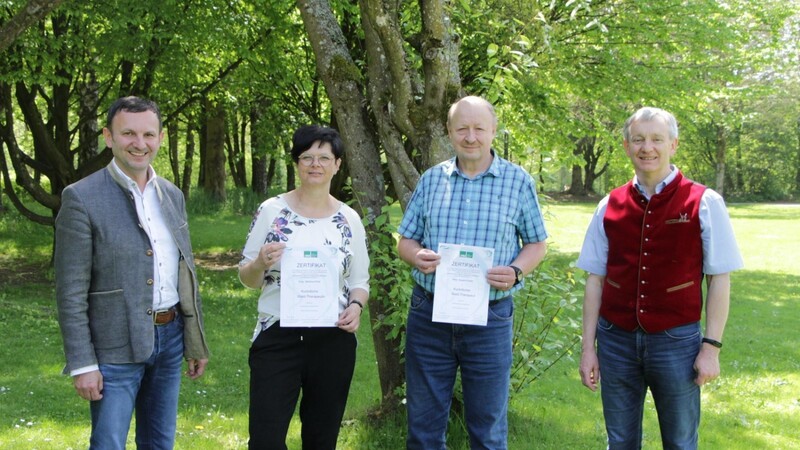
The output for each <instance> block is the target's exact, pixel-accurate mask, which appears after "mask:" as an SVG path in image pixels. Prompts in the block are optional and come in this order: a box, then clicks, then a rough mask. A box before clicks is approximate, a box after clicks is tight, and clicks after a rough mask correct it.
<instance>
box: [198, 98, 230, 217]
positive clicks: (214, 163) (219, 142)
mask: <svg viewBox="0 0 800 450" xmlns="http://www.w3.org/2000/svg"><path fill="white" fill-rule="evenodd" d="M207 106H208V107H207V108H206V111H208V112H209V114H208V116H206V153H205V170H204V174H205V176H204V177H203V179H204V183H203V189H204V190H205V191H206V193H208V194H209V195H210V196H211V198H212V199H214V200H216V201H219V202H224V201H225V198H226V193H225V108H223V107H222V104H221V103H214V104H209V105H207Z"/></svg>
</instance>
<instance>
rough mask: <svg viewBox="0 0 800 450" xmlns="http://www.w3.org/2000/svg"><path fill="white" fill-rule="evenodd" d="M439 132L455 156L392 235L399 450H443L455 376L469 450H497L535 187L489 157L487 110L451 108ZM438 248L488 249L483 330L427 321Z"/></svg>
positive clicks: (435, 170)
mask: <svg viewBox="0 0 800 450" xmlns="http://www.w3.org/2000/svg"><path fill="white" fill-rule="evenodd" d="M447 130H448V135H449V137H450V141H451V142H452V144H453V147H454V149H455V151H456V157H454V158H452V159H450V160H448V161H444V162H442V163H440V164H438V165H436V166H434V167H432V168H430V169H429V170H427V171H426V172H425V173H424V174H423V175H422V177H421V178H420V180H419V183H418V184H417V187H416V190H415V191H414V194H413V196H412V197H411V200H410V201H409V204H408V206H407V208H406V211H405V215H404V216H403V221H402V223H401V224H400V227H399V230H398V231H399V234H400V235H401V239H400V242H399V244H398V251H399V253H400V257H401V258H402V259H403V260H404V261H405V262H407V263H408V264H410V265H411V266H413V269H412V274H413V277H414V280H415V282H416V285H415V287H414V291H413V294H412V297H411V306H410V309H409V314H408V324H407V328H406V332H407V334H406V385H407V401H408V438H407V447H408V448H409V449H426V450H428V449H444V448H445V440H446V439H445V434H446V430H447V421H448V415H449V411H450V402H451V398H452V395H453V386H454V383H455V380H456V372H457V370H458V369H459V368H460V369H461V383H462V387H463V393H464V407H465V413H466V424H467V430H468V432H469V436H470V446H471V448H486V449H505V448H506V447H507V444H506V441H507V435H508V421H507V411H508V391H509V382H510V372H511V359H512V358H511V339H512V325H513V312H514V304H513V298H512V295H513V293H514V292H516V291H518V290H519V289H521V288H522V280H523V278H524V276H525V275H526V274H528V273H530V272H531V271H533V270H534V269H535V268H536V266H537V265H538V264H539V262H540V261H541V260H542V258H544V255H545V252H546V249H547V247H546V243H545V239H547V232H546V231H545V228H544V223H543V220H542V214H541V210H540V208H539V201H538V198H537V196H536V187H535V184H534V181H533V178H532V177H531V176H530V175H529V174H528V173H527V172H525V170H523V169H522V168H521V167H519V166H517V165H515V164H512V163H510V162H508V161H506V160H504V159H502V158H500V157H499V156H498V155H497V154H496V153H495V152H494V151H493V150H492V142H493V141H494V137H495V135H496V131H497V116H496V115H495V112H494V108H493V107H492V105H491V104H490V103H489V102H487V101H486V100H484V99H482V98H479V97H471V96H470V97H464V98H462V99H461V100H459V101H457V102H456V103H454V104H453V105H452V106H451V107H450V111H449V112H448V116H447ZM440 243H449V244H460V245H470V246H477V247H489V248H493V249H494V266H493V267H492V268H491V269H489V271H488V274H487V281H488V283H489V285H490V287H491V289H490V293H489V311H488V322H487V325H486V326H479V325H459V324H450V323H440V322H433V321H432V320H431V317H432V311H433V292H434V283H435V272H436V268H437V266H438V265H439V263H440V256H439V255H438V254H437V253H436V249H437V248H438V246H439V244H440Z"/></svg>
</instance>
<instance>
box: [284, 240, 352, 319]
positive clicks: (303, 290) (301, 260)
mask: <svg viewBox="0 0 800 450" xmlns="http://www.w3.org/2000/svg"><path fill="white" fill-rule="evenodd" d="M336 251H337V250H336V248H335V247H332V246H321V247H287V248H286V249H284V251H283V256H282V258H281V322H280V323H281V326H282V327H335V326H336V321H337V320H338V319H339V273H338V270H337V264H338V260H337V258H336Z"/></svg>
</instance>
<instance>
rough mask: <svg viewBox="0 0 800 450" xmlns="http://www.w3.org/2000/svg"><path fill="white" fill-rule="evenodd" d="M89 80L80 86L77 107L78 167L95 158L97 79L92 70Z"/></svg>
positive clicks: (97, 101) (97, 100)
mask: <svg viewBox="0 0 800 450" xmlns="http://www.w3.org/2000/svg"><path fill="white" fill-rule="evenodd" d="M88 78H89V80H88V81H87V82H86V83H85V84H84V85H83V86H81V94H80V99H79V101H80V106H79V107H78V120H79V124H80V125H79V127H80V128H79V130H80V131H79V132H78V142H79V144H78V145H79V150H78V165H79V166H83V165H85V164H87V163H88V162H89V161H91V160H92V158H94V157H95V156H97V153H98V152H97V150H98V148H97V137H98V136H99V135H100V134H99V132H98V129H97V106H98V104H99V102H100V100H99V99H98V93H97V90H98V86H97V77H96V76H95V72H94V70H90V71H89V77H88Z"/></svg>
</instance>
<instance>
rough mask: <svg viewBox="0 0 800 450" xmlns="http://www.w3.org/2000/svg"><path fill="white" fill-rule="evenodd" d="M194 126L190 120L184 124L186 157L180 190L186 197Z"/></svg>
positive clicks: (190, 187)
mask: <svg viewBox="0 0 800 450" xmlns="http://www.w3.org/2000/svg"><path fill="white" fill-rule="evenodd" d="M194 135H195V134H194V128H193V127H192V121H189V122H188V125H187V126H186V158H185V159H184V160H183V178H182V179H181V192H183V196H184V197H186V199H187V200H188V199H189V193H190V191H191V189H192V163H193V162H194V147H195V143H194Z"/></svg>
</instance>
